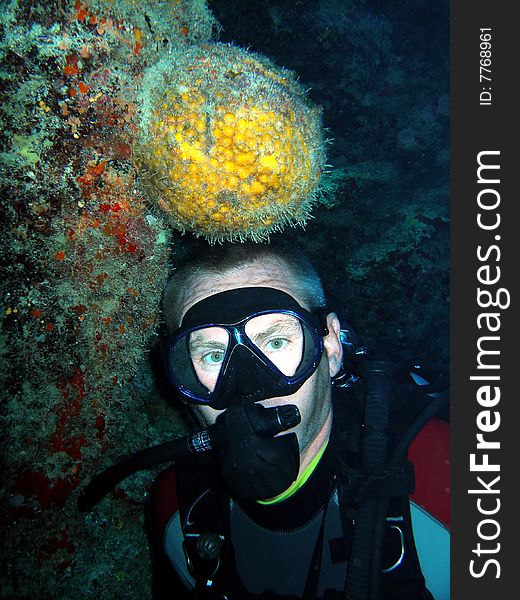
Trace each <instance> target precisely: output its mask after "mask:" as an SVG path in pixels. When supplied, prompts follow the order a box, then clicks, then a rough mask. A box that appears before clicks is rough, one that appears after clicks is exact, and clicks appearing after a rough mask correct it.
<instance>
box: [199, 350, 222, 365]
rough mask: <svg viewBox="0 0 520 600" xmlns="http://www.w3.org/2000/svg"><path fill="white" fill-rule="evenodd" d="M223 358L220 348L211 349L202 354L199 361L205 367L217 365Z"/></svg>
mask: <svg viewBox="0 0 520 600" xmlns="http://www.w3.org/2000/svg"><path fill="white" fill-rule="evenodd" d="M223 360H224V352H223V351H222V350H212V351H211V352H207V353H206V354H203V355H202V357H201V362H202V363H203V364H204V366H206V367H218V366H220V365H221V363H222V361H223Z"/></svg>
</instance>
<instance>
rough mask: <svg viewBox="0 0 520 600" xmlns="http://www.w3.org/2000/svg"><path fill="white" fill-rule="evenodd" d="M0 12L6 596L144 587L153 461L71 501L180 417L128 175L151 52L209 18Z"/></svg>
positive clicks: (125, 10)
mask: <svg viewBox="0 0 520 600" xmlns="http://www.w3.org/2000/svg"><path fill="white" fill-rule="evenodd" d="M0 23H1V26H2V37H1V41H0V62H1V70H0V80H1V84H2V95H1V104H0V122H1V134H0V135H1V139H2V144H1V148H2V151H1V153H0V163H1V167H2V191H1V203H0V211H1V217H0V219H1V221H2V229H1V238H2V239H1V243H0V252H1V263H2V310H3V319H2V322H1V327H2V329H1V333H0V336H1V337H0V343H1V351H2V361H3V364H2V381H1V385H2V438H3V444H2V458H3V465H2V466H3V472H4V477H3V480H2V526H1V529H2V549H3V551H4V552H5V555H6V557H9V560H8V561H5V560H4V561H2V562H3V564H4V565H5V568H3V569H2V580H1V592H0V595H1V596H2V598H40V599H44V598H64V599H65V598H74V597H76V598H91V597H92V598H100V597H101V598H137V597H143V598H144V597H146V596H147V594H149V593H150V592H149V590H150V585H149V577H150V576H149V571H150V569H149V568H148V569H147V568H146V564H147V561H148V552H147V544H146V538H145V535H144V533H143V530H142V518H143V498H144V492H145V490H146V486H147V484H148V483H149V481H150V477H151V475H150V474H148V475H146V474H145V475H143V476H141V477H136V478H134V479H133V480H132V481H130V482H128V484H126V485H125V486H122V487H121V488H120V489H119V490H118V492H117V498H118V500H117V501H115V502H112V503H111V502H110V500H106V501H105V502H104V503H102V505H101V506H100V508H99V510H97V511H96V514H95V515H93V516H86V517H85V516H83V515H80V514H78V512H77V509H76V499H77V492H78V489H79V487H78V486H79V485H80V483H83V482H84V481H85V480H88V479H90V478H91V477H92V476H93V474H94V473H95V472H97V471H99V470H100V469H101V468H103V467H105V466H106V465H108V464H110V463H112V462H114V461H115V460H116V459H117V458H119V457H120V456H121V454H123V453H127V452H129V451H132V450H136V449H138V448H141V447H143V446H147V445H150V444H151V443H154V442H157V441H163V440H165V439H168V438H171V437H176V436H177V435H179V433H180V432H182V431H183V430H184V428H185V426H184V425H183V423H182V421H181V420H180V419H179V417H178V415H177V414H176V413H175V412H174V411H173V410H172V409H170V410H168V406H167V405H166V404H165V403H164V404H159V402H158V400H157V398H158V393H157V390H156V388H155V384H154V381H153V377H152V370H151V367H150V365H149V364H148V362H147V360H148V359H147V357H148V352H149V350H150V348H151V347H152V346H153V342H154V339H155V338H156V334H157V326H158V313H159V307H160V297H161V293H162V289H163V286H164V283H165V280H166V277H167V275H168V272H169V252H170V246H169V238H170V234H169V229H168V228H167V227H165V225H164V223H163V220H162V217H161V215H160V214H158V213H156V212H155V211H154V209H153V207H151V206H149V205H148V204H147V203H146V202H145V200H144V198H143V195H142V193H141V192H140V191H139V187H138V186H137V181H136V174H135V167H134V165H133V146H134V137H135V132H136V129H137V122H136V113H137V105H136V94H137V90H138V88H139V86H140V83H141V81H142V76H143V72H144V70H145V68H146V67H147V66H148V65H149V64H151V63H155V62H157V61H158V60H159V58H160V57H161V56H162V55H163V53H164V52H165V51H168V50H169V49H171V48H174V47H178V46H182V47H186V46H187V45H188V44H193V43H200V42H202V41H205V40H209V39H210V38H211V36H212V33H213V31H214V29H215V26H216V23H215V21H214V20H213V18H212V16H211V14H210V13H209V11H208V10H207V8H206V5H205V3H204V2H203V1H198V0H194V1H181V2H150V3H143V2H137V1H132V0H128V1H121V2H116V3H114V2H110V1H106V2H105V1H96V2H91V1H89V2H88V3H87V2H82V1H79V0H77V1H75V2H74V1H72V2H66V1H55V2H54V1H48V2H44V1H42V2H32V1H24V0H20V1H15V0H13V1H10V2H7V3H3V4H2V8H1V14H0ZM154 398H155V399H154ZM125 541H128V542H127V543H125Z"/></svg>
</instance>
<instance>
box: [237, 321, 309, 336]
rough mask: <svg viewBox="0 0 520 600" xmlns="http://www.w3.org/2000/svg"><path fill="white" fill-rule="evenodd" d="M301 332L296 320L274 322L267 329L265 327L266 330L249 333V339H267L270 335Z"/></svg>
mask: <svg viewBox="0 0 520 600" xmlns="http://www.w3.org/2000/svg"><path fill="white" fill-rule="evenodd" d="M300 332H301V327H300V323H299V321H298V320H297V319H294V320H292V319H291V320H290V321H288V320H283V321H282V320H281V319H280V320H279V321H276V323H272V324H271V325H269V327H267V329H263V330H262V331H259V332H257V333H251V336H248V337H251V338H252V339H253V338H254V339H258V338H267V337H271V336H272V335H283V334H291V333H292V334H293V333H300Z"/></svg>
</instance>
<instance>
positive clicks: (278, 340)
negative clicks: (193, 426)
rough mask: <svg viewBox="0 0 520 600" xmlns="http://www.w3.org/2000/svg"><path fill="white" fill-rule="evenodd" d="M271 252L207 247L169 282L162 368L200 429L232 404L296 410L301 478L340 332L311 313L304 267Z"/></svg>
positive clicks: (312, 290) (315, 302)
mask: <svg viewBox="0 0 520 600" xmlns="http://www.w3.org/2000/svg"><path fill="white" fill-rule="evenodd" d="M270 246H271V245H269V246H267V245H255V244H244V245H239V246H237V245H228V246H227V247H225V246H220V247H215V248H208V247H206V251H205V253H204V255H203V256H202V257H191V260H190V261H189V263H188V264H187V265H186V266H184V267H181V268H179V269H178V270H177V271H176V272H175V273H174V275H173V277H172V281H171V282H170V284H169V286H168V287H167V290H166V293H165V297H164V312H165V318H166V322H167V324H168V325H169V327H170V328H171V330H172V333H173V334H174V335H173V336H172V338H171V340H170V352H169V357H168V361H169V362H170V364H169V366H168V368H169V369H170V370H173V371H174V372H175V371H176V374H175V375H174V377H173V380H174V383H175V384H176V385H177V387H178V388H179V389H180V391H181V393H182V392H187V393H184V397H185V399H186V401H187V403H188V404H189V405H190V407H191V409H192V411H193V413H194V414H195V416H196V417H197V418H198V420H199V421H200V422H201V424H202V425H204V426H205V425H210V424H212V423H214V421H215V419H216V417H217V416H218V414H219V412H221V410H219V409H218V408H215V407H224V408H227V407H228V406H230V405H231V404H232V403H233V397H234V396H235V397H236V401H237V402H244V401H251V402H260V403H261V404H262V405H264V406H266V407H273V406H278V405H282V404H288V403H290V404H295V405H296V406H297V407H298V409H299V411H300V413H301V418H302V419H301V423H300V424H299V425H298V426H297V427H296V428H295V431H296V434H297V436H298V442H299V448H300V471H303V470H304V469H305V467H306V466H307V464H308V462H310V460H311V459H312V458H313V456H314V454H315V452H316V451H317V450H319V449H320V448H321V446H322V445H323V443H324V441H325V440H326V439H327V438H328V435H329V433H330V427H331V421H332V412H331V411H332V408H331V377H333V376H334V375H336V373H337V372H338V371H339V369H340V367H341V361H342V346H341V342H340V337H339V331H340V324H339V321H338V318H337V317H336V315H335V314H334V313H329V314H327V313H326V311H321V312H320V311H319V310H318V309H323V308H324V304H325V302H324V295H323V288H322V285H321V282H320V280H319V277H318V276H317V274H316V272H315V270H314V268H313V267H312V265H310V263H309V262H308V261H307V260H306V259H305V258H304V257H303V256H301V255H295V253H294V252H288V251H287V250H286V249H284V250H283V251H280V250H279V249H277V248H275V247H274V246H271V247H270ZM226 353H227V354H226ZM226 369H227V370H226ZM190 394H191V395H190Z"/></svg>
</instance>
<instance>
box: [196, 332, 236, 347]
mask: <svg viewBox="0 0 520 600" xmlns="http://www.w3.org/2000/svg"><path fill="white" fill-rule="evenodd" d="M197 334H198V335H197ZM189 346H190V350H199V349H200V348H204V349H207V348H216V349H221V348H226V346H227V340H226V341H224V340H222V341H220V340H214V339H211V338H207V337H205V336H204V335H203V334H202V333H200V332H197V331H194V332H193V333H192V334H190V340H189Z"/></svg>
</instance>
